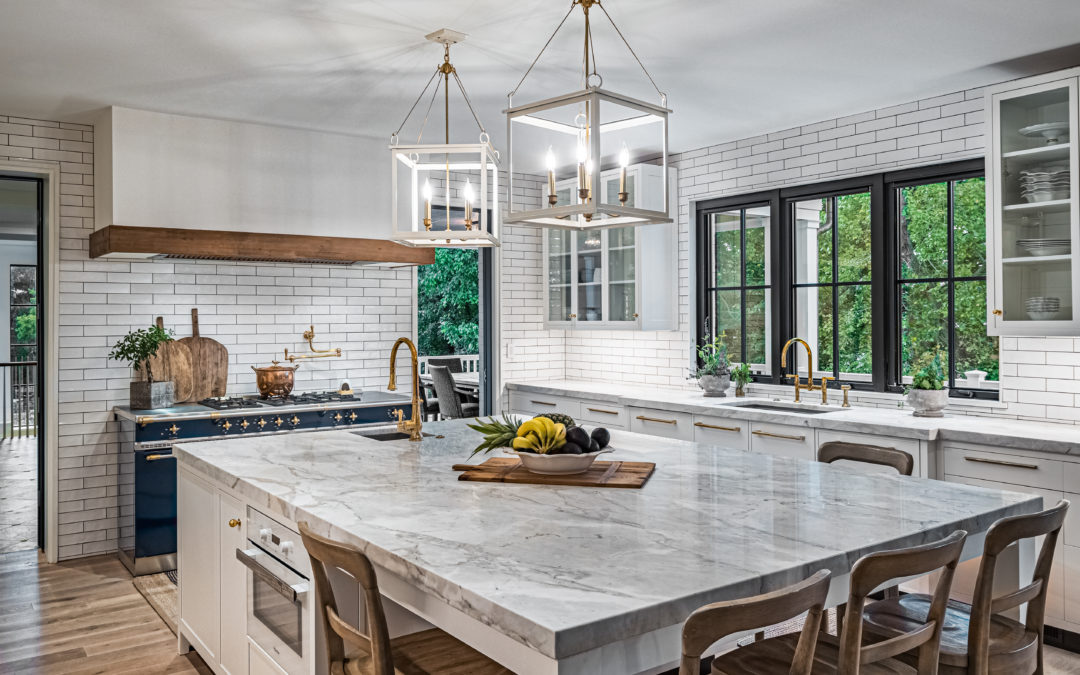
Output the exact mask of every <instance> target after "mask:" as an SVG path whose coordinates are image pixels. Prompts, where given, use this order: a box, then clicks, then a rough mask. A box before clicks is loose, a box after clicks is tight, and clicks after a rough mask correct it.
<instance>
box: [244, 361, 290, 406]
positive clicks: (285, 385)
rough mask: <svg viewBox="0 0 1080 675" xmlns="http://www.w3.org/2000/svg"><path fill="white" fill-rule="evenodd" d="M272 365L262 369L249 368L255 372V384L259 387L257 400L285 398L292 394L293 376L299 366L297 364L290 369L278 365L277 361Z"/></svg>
mask: <svg viewBox="0 0 1080 675" xmlns="http://www.w3.org/2000/svg"><path fill="white" fill-rule="evenodd" d="M273 364H274V365H272V366H264V367H262V368H256V367H255V366H252V367H251V369H252V370H254V371H255V384H257V385H258V387H259V398H261V399H267V398H271V397H279V398H285V397H287V396H288V395H289V394H291V393H292V390H293V384H294V379H293V378H294V376H295V375H294V374H295V373H296V369H297V368H299V367H300V364H299V363H298V364H296V365H295V366H292V367H289V366H282V365H278V362H277V361H273Z"/></svg>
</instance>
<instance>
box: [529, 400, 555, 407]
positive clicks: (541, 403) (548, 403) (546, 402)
mask: <svg viewBox="0 0 1080 675" xmlns="http://www.w3.org/2000/svg"><path fill="white" fill-rule="evenodd" d="M529 403H532V404H533V405H550V406H554V405H558V404H556V403H551V402H549V401H529Z"/></svg>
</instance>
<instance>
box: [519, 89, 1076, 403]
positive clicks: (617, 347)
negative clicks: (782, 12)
mask: <svg viewBox="0 0 1080 675" xmlns="http://www.w3.org/2000/svg"><path fill="white" fill-rule="evenodd" d="M984 132H985V124H984V111H983V90H982V89H971V90H967V91H960V92H955V93H952V94H948V95H944V96H937V97H934V98H929V99H923V100H920V101H913V102H911V103H905V104H903V105H896V106H890V107H888V108H881V109H878V110H871V111H867V112H864V113H860V114H857V115H850V116H846V117H841V118H836V119H830V120H824V121H821V122H818V123H815V124H808V125H804V126H801V127H794V128H791V129H784V130H781V131H775V132H772V133H767V134H762V135H760V136H754V137H752V138H745V139H742V140H739V141H732V142H730V143H724V144H721V145H716V146H710V147H704V148H699V149H697V150H693V151H690V152H684V153H680V154H676V155H673V156H672V158H671V159H672V165H673V166H675V167H677V168H678V169H679V195H678V205H679V217H678V222H677V227H678V228H679V259H678V265H679V296H678V298H677V299H673V300H677V302H678V303H679V308H680V312H679V314H680V321H679V330H677V331H663V332H641V331H585V330H578V331H566V332H565V333H564V336H563V340H562V343H561V348H562V349H563V350H564V352H565V354H566V362H565V369H564V375H563V376H564V377H566V378H567V379H579V380H591V381H601V382H627V383H646V384H653V385H657V386H667V387H678V388H692V387H695V386H696V385H695V383H694V382H692V381H688V379H687V377H688V367H689V364H690V355H691V348H692V341H693V331H692V330H691V328H690V314H689V312H690V302H691V299H692V298H693V291H692V289H691V282H690V229H691V223H692V221H693V215H694V203H695V202H696V201H703V200H707V199H712V198H715V197H721V196H727V195H737V194H744V193H750V192H755V191H759V190H764V189H770V188H776V187H781V186H790V185H803V184H807V183H813V182H817V181H826V180H834V179H839V178H846V177H851V176H857V175H863V174H871V173H878V172H881V171H888V170H895V169H899V168H906V167H912V166H919V165H925V164H937V163H942V162H950V161H956V160H961V159H971V158H976V157H982V156H983V153H984V142H985V141H984ZM510 231H511V232H513V231H514V229H513V226H511V228H510ZM537 278H539V279H540V280H541V282H542V279H543V276H542V274H541V275H539V276H538V277H537ZM520 292H523V293H525V292H530V289H528V288H525V289H521V291H520ZM542 318H543V315H542V308H541V310H540V313H533V314H528V315H526V316H522V317H521V319H520V321H522V322H523V324H524V325H541V326H542ZM544 345H545V349H547V350H550V351H552V352H557V351H558V350H559V348H560V344H559V335H558V334H555V333H551V334H548V335H547V336H546V337H545V338H544ZM1078 352H1080V338H1078V339H1075V340H1074V339H1073V338H1027V339H1025V338H1002V340H1001V349H1000V355H1001V389H1000V391H1001V403H1000V404H995V405H989V404H986V403H980V402H972V403H961V402H956V403H953V404H952V405H951V406H950V411H952V412H958V413H965V414H994V415H997V416H1006V417H1015V418H1022V419H1035V420H1043V421H1055V422H1070V423H1073V422H1075V423H1080V356H1078ZM511 379H512V378H511ZM898 398H899V397H898V396H896V395H880V394H869V395H856V396H853V400H855V401H857V402H859V403H861V404H866V405H884V406H894V405H896V399H898Z"/></svg>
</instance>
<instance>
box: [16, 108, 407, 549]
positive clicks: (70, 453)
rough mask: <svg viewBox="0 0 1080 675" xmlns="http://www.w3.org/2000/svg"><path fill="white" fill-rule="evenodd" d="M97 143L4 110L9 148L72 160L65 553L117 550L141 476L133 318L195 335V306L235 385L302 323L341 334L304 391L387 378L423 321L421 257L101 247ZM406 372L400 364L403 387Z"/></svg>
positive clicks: (309, 371) (63, 320) (62, 401)
mask: <svg viewBox="0 0 1080 675" xmlns="http://www.w3.org/2000/svg"><path fill="white" fill-rule="evenodd" d="M92 153H93V130H92V128H91V127H89V126H84V125H78V124H63V123H57V122H49V121H41V120H27V119H21V118H13V117H5V116H0V159H33V160H40V161H48V162H57V163H58V164H59V166H60V170H61V174H60V204H61V206H60V230H61V232H60V235H61V236H60V249H61V251H60V257H61V261H60V279H59V285H60V289H59V290H60V325H59V341H60V354H59V378H60V382H59V385H60V386H59V389H60V391H59V419H58V422H59V430H60V437H59V445H60V449H59V452H60V460H59V472H60V473H59V478H60V482H59V499H60V509H59V543H60V557H61V558H72V557H77V556H82V555H91V554H95V553H101V552H106V551H113V550H115V549H116V544H117V532H118V527H119V526H122V525H124V524H125V523H124V522H123V518H122V517H121V514H120V513H119V511H118V506H117V495H118V493H119V492H120V491H121V490H130V489H131V480H130V471H131V464H130V463H127V464H124V463H121V462H120V461H119V447H118V444H117V435H116V423H115V422H114V421H113V419H112V413H111V412H110V411H111V410H112V407H113V406H114V405H122V404H125V403H126V402H127V398H128V383H129V382H130V379H131V371H130V369H129V368H128V367H127V366H126V365H125V364H122V363H116V362H113V361H110V360H108V359H107V358H106V355H107V354H108V352H109V351H110V349H111V347H112V345H113V344H115V343H116V341H117V340H119V339H120V338H121V337H122V336H123V335H124V334H126V333H127V332H128V331H129V330H131V329H133V328H139V327H144V326H147V325H149V324H150V323H151V322H152V321H153V320H154V317H156V316H162V317H164V320H165V326H166V327H167V328H171V329H172V330H174V331H175V332H176V335H177V336H185V335H190V334H191V333H190V331H191V314H190V312H191V308H192V307H198V309H199V328H200V332H201V334H202V335H204V336H207V337H212V338H215V339H217V340H219V341H220V342H222V343H223V344H224V345H225V346H226V347H227V348H228V350H229V385H228V390H229V393H252V392H255V391H256V387H255V374H254V373H253V372H252V371H251V368H250V366H252V365H268V364H269V362H270V360H271V359H273V358H277V359H279V360H280V359H281V357H282V350H283V349H284V348H286V347H287V348H288V349H289V351H290V352H297V353H303V352H305V351H307V345H306V343H304V342H302V341H301V339H300V334H301V333H302V332H303V331H304V330H306V329H307V328H308V326H311V325H314V326H315V332H316V336H317V338H316V346H317V347H322V348H325V347H326V346H334V347H341V349H342V352H343V354H344V356H343V358H340V359H321V360H317V361H306V362H304V363H303V364H302V365H301V366H300V369H299V370H298V371H297V374H296V379H297V383H296V388H297V390H320V389H330V388H334V389H336V388H337V387H338V386H339V385H340V384H341V381H342V380H347V381H348V382H349V383H350V384H351V385H352V386H353V387H354V388H358V389H359V388H378V389H381V388H384V387H386V384H387V378H388V377H389V347H390V345H391V344H392V343H393V340H394V339H395V338H397V337H399V336H401V335H411V334H412V331H413V320H414V319H413V317H414V315H415V301H414V297H415V295H414V291H413V287H414V281H413V279H414V276H413V275H414V272H413V270H412V269H396V270H393V269H384V268H378V267H364V268H353V267H340V266H329V265H285V264H256V263H216V262H203V261H146V262H140V261H136V262H132V261H103V260H90V259H89V257H88V254H87V249H88V241H89V236H90V233H91V232H92V231H93V226H94V213H93V210H94V209H93V206H94V201H93V200H94V175H93V154H92ZM148 224H152V223H148ZM409 374H410V370H409V369H408V367H406V368H405V369H404V370H403V371H401V372H399V381H400V382H401V383H402V386H403V387H404V386H405V383H406V382H408V377H409ZM125 517H126V515H125Z"/></svg>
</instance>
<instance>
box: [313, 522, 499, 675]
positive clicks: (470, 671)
mask: <svg viewBox="0 0 1080 675" xmlns="http://www.w3.org/2000/svg"><path fill="white" fill-rule="evenodd" d="M298 525H299V526H300V536H301V538H302V539H303V541H304V547H305V548H306V549H307V552H308V557H309V558H311V571H312V574H313V576H314V577H315V595H316V598H317V600H318V602H317V605H318V620H319V621H320V622H322V624H323V629H324V632H325V633H326V648H327V649H326V652H327V662H328V666H329V669H330V675H427V674H428V673H431V674H434V673H438V674H439V675H513V673H512V671H510V670H507V669H506V668H503V667H502V666H500V665H499V664H498V663H495V662H494V661H492V660H491V659H489V658H487V657H486V656H484V655H483V654H481V653H480V652H478V651H476V650H475V649H473V648H472V647H469V646H468V645H466V644H465V643H464V642H461V641H460V640H457V639H456V638H454V637H452V636H451V635H449V634H447V633H444V632H443V631H441V630H439V629H437V628H432V629H430V630H425V631H421V632H419V633H413V634H411V635H403V636H401V637H399V638H395V639H393V640H391V639H390V631H389V629H388V628H387V625H386V615H385V614H383V607H382V596H381V595H379V584H378V580H377V579H376V578H375V568H374V567H373V566H372V565H371V561H370V560H368V557H367V556H366V555H364V554H363V553H362V552H361V551H360V550H359V549H357V548H356V547H354V546H349V545H348V544H342V543H340V542H336V541H333V540H330V539H327V538H326V537H322V536H320V535H317V534H315V533H314V532H312V531H311V529H310V528H309V527H308V524H307V523H298ZM326 566H331V567H336V568H338V569H340V570H344V571H345V572H348V573H349V574H351V575H352V576H353V577H354V578H355V579H356V580H357V582H358V583H359V584H360V588H362V589H363V592H364V606H365V615H366V618H367V629H368V634H367V635H364V634H363V633H361V632H360V631H359V630H357V629H356V628H354V627H353V626H351V625H350V624H349V623H347V622H346V621H344V620H343V619H342V618H341V617H340V616H339V615H338V612H337V602H336V600H335V599H334V589H333V588H332V587H331V585H330V580H329V577H328V575H327V571H326ZM345 643H348V645H349V646H350V647H352V648H354V649H359V650H360V651H362V652H363V655H362V656H360V657H359V658H346V656H345Z"/></svg>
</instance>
